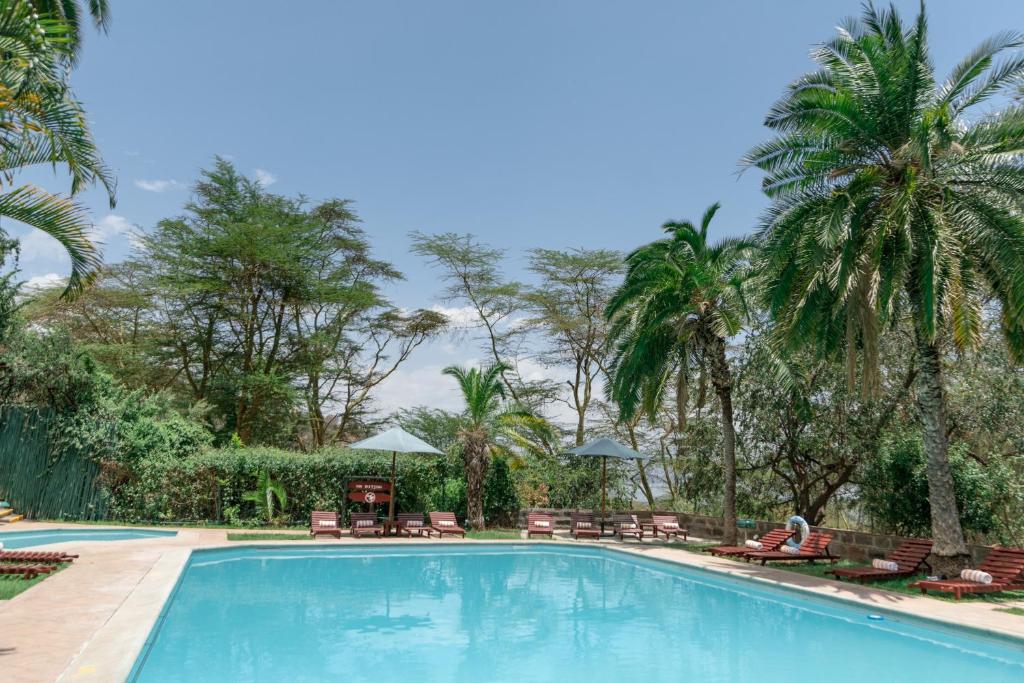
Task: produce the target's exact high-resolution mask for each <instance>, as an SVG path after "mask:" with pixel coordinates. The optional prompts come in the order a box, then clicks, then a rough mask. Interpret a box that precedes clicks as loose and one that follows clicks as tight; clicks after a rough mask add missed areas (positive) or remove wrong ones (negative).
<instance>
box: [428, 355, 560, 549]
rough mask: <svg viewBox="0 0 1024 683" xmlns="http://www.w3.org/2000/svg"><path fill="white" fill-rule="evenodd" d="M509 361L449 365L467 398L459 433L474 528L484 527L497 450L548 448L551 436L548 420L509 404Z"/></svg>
mask: <svg viewBox="0 0 1024 683" xmlns="http://www.w3.org/2000/svg"><path fill="white" fill-rule="evenodd" d="M508 370H509V366H507V365H505V364H504V363H495V364H493V365H489V366H487V367H485V368H483V369H478V368H470V369H466V368H462V367H458V366H455V365H452V366H449V367H447V368H445V369H444V370H443V372H444V374H446V375H449V376H451V377H454V378H455V379H456V381H458V383H459V388H460V389H461V390H462V396H463V398H464V399H465V401H466V410H465V412H464V413H463V415H462V425H461V427H460V428H459V438H460V439H461V441H462V457H463V461H464V464H465V468H466V508H467V513H468V517H469V524H470V526H471V527H472V528H473V529H483V528H484V526H485V520H484V504H483V501H484V480H485V479H486V477H487V468H488V467H489V466H490V463H491V456H492V455H509V454H511V453H512V452H513V451H514V449H521V450H526V451H530V452H534V453H540V452H545V451H546V450H548V449H546V448H545V447H544V445H545V443H546V442H548V441H549V440H550V438H551V429H550V427H549V426H548V424H547V422H546V421H545V420H544V419H543V418H540V417H537V416H536V415H534V414H533V413H532V412H531V411H529V410H526V409H525V408H522V407H520V406H518V405H516V404H515V403H508V404H506V403H505V401H504V398H505V384H504V381H503V379H502V373H504V372H506V371H508Z"/></svg>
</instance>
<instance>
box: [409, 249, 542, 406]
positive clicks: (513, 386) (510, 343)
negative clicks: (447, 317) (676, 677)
mask: <svg viewBox="0 0 1024 683" xmlns="http://www.w3.org/2000/svg"><path fill="white" fill-rule="evenodd" d="M411 237H412V251H413V253H414V254H418V255H420V256H423V257H425V258H426V259H427V260H428V261H429V262H430V264H431V265H433V266H435V267H437V268H440V269H441V271H442V272H443V273H444V279H445V280H446V281H447V283H448V286H447V287H446V288H445V290H444V295H443V296H444V299H445V301H448V302H455V303H462V304H465V305H466V306H468V308H469V310H470V312H471V316H472V318H473V319H474V320H475V323H470V325H473V326H475V327H477V328H479V329H482V330H483V332H484V337H483V347H484V350H485V352H486V353H487V355H488V356H490V357H491V362H492V364H493V365H500V366H501V367H502V370H501V371H500V377H501V381H502V383H503V384H504V385H505V389H506V390H507V391H508V393H509V396H510V397H511V398H512V399H513V400H516V401H519V400H525V398H526V396H525V394H526V393H528V391H527V387H525V386H524V384H523V382H522V380H521V378H520V377H519V375H518V373H517V372H516V371H515V366H514V364H515V363H516V359H517V358H518V357H519V351H520V348H521V344H522V342H523V340H524V338H525V336H526V333H527V331H528V330H527V328H526V327H525V326H524V325H520V324H517V323H518V322H519V321H518V320H517V319H516V315H517V314H518V313H519V311H520V306H521V303H522V299H521V294H522V285H520V284H519V283H516V282H510V281H507V280H505V279H504V277H503V276H502V272H501V261H502V259H503V258H504V256H505V252H503V251H502V250H500V249H494V248H492V247H489V246H488V245H486V244H481V243H480V242H478V241H477V240H476V239H474V238H473V236H472V235H459V234H456V233H451V232H449V233H442V234H438V235H426V234H423V233H420V232H414V233H412V235H411Z"/></svg>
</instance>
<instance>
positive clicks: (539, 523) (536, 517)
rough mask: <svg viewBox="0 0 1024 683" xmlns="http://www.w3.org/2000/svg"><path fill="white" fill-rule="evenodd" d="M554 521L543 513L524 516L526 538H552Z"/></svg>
mask: <svg viewBox="0 0 1024 683" xmlns="http://www.w3.org/2000/svg"><path fill="white" fill-rule="evenodd" d="M554 533H555V519H554V517H552V516H551V515H549V514H546V513H544V512H531V513H530V514H528V515H527V516H526V538H532V537H533V536H534V535H539V536H547V537H548V538H554Z"/></svg>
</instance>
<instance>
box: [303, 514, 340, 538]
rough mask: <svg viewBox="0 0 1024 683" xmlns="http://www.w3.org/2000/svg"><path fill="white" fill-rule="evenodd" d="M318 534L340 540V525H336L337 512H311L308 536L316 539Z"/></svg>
mask: <svg viewBox="0 0 1024 683" xmlns="http://www.w3.org/2000/svg"><path fill="white" fill-rule="evenodd" d="M318 534H326V535H327V536H334V537H335V538H341V525H340V524H338V513H337V512H323V511H319V510H314V511H313V514H312V516H311V518H310V520H309V535H310V536H312V537H313V538H314V539H316V537H317V535H318Z"/></svg>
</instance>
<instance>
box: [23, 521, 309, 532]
mask: <svg viewBox="0 0 1024 683" xmlns="http://www.w3.org/2000/svg"><path fill="white" fill-rule="evenodd" d="M26 521H32V522H46V523H47V524H60V525H61V526H68V527H75V526H128V527H134V526H137V527H149V528H160V527H168V528H172V529H225V530H228V529H237V530H244V529H250V530H258V529H261V528H266V529H267V530H268V531H300V530H306V531H308V530H309V525H308V524H285V525H283V526H270V527H260V526H253V525H251V524H250V525H248V526H246V525H244V524H236V525H232V524H218V523H217V522H124V521H121V520H117V519H105V520H68V519H32V520H26Z"/></svg>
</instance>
